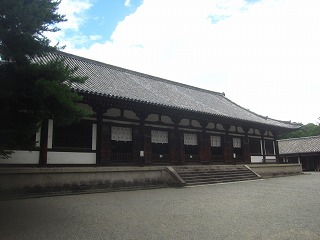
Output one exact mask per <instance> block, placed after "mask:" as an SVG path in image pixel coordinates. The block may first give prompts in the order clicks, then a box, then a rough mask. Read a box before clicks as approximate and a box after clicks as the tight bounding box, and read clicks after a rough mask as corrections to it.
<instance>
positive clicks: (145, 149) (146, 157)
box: [137, 111, 151, 166]
mask: <svg viewBox="0 0 320 240" xmlns="http://www.w3.org/2000/svg"><path fill="white" fill-rule="evenodd" d="M137 116H138V118H139V119H140V124H139V133H138V137H139V165H141V166H143V165H145V164H150V163H151V147H150V146H149V145H150V144H146V141H147V140H148V136H147V135H146V131H145V119H146V118H147V116H148V114H146V113H145V112H144V111H140V112H138V113H137ZM150 134H151V133H149V138H150V139H151V137H150Z"/></svg>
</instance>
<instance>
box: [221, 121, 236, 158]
mask: <svg viewBox="0 0 320 240" xmlns="http://www.w3.org/2000/svg"><path fill="white" fill-rule="evenodd" d="M223 127H224V129H225V135H224V147H223V153H224V154H223V155H224V161H225V163H233V162H234V159H233V145H232V137H231V136H229V129H230V125H229V124H224V125H223Z"/></svg>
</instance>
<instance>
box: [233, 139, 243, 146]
mask: <svg viewBox="0 0 320 240" xmlns="http://www.w3.org/2000/svg"><path fill="white" fill-rule="evenodd" d="M233 148H241V138H233Z"/></svg>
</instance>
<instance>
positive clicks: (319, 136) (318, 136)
mask: <svg viewBox="0 0 320 240" xmlns="http://www.w3.org/2000/svg"><path fill="white" fill-rule="evenodd" d="M310 138H320V135H316V136H308V137H299V138H286V139H279V140H278V141H279V142H281V141H290V140H300V139H310Z"/></svg>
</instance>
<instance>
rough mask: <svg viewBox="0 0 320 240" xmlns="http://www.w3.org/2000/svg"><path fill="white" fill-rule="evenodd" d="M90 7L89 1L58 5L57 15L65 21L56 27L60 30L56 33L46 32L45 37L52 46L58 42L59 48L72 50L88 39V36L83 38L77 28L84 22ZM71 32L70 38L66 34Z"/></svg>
mask: <svg viewBox="0 0 320 240" xmlns="http://www.w3.org/2000/svg"><path fill="white" fill-rule="evenodd" d="M91 6H92V3H91V2H90V0H63V1H61V3H60V4H59V9H58V13H59V14H62V15H65V18H66V19H67V21H65V22H61V23H59V24H58V25H57V27H58V28H60V29H61V30H60V31H58V32H54V33H51V32H48V33H45V35H46V36H47V37H48V38H49V39H50V40H51V43H52V45H55V44H56V43H58V42H59V45H61V46H64V45H66V46H69V47H71V48H74V47H75V46H76V45H77V44H79V43H83V42H85V41H86V39H88V36H84V35H83V34H81V33H79V32H78V30H79V27H80V26H81V24H83V23H84V22H85V21H86V20H87V17H86V10H88V9H89V8H90V7H91ZM68 31H72V32H73V34H72V37H69V36H68V35H69V34H66V32H68Z"/></svg>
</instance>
